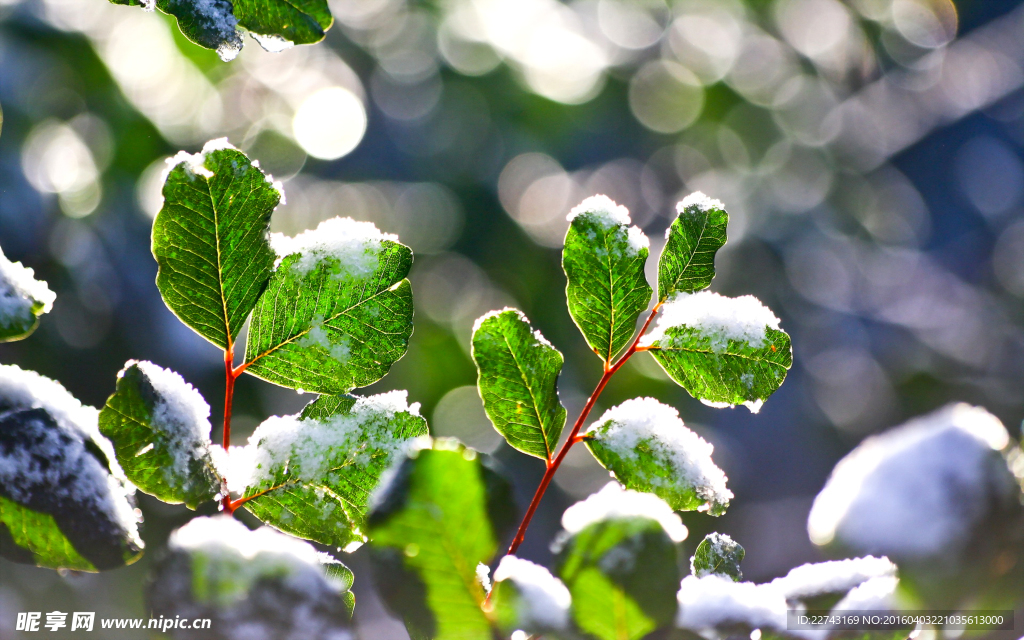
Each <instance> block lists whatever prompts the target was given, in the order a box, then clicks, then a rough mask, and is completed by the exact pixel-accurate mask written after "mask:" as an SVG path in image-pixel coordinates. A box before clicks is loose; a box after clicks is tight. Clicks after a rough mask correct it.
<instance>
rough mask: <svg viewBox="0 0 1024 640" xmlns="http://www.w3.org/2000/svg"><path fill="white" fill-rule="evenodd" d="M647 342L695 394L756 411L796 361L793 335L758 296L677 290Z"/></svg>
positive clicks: (644, 343)
mask: <svg viewBox="0 0 1024 640" xmlns="http://www.w3.org/2000/svg"><path fill="white" fill-rule="evenodd" d="M641 346H642V347H644V348H647V349H649V350H650V352H651V354H652V355H653V356H654V359H655V360H657V361H658V364H660V365H661V366H662V368H663V369H665V371H666V372H667V373H668V375H669V376H671V377H672V379H673V380H675V381H676V382H677V383H679V384H680V385H682V387H683V388H684V389H686V390H687V391H688V392H689V393H690V395H692V396H693V397H695V398H697V399H699V400H701V401H702V402H704V403H705V404H709V405H711V406H730V405H738V404H743V405H745V406H747V407H748V408H749V409H750V410H751V411H752V412H755V413H756V412H757V411H758V410H759V409H760V408H761V404H762V403H763V402H764V400H766V399H767V398H768V396H770V395H771V394H773V393H774V392H775V391H776V390H777V389H778V388H779V387H780V386H781V385H782V382H783V381H784V380H785V379H786V373H787V372H788V371H789V368H790V367H791V366H792V365H793V351H792V347H791V345H790V340H789V336H788V335H787V334H786V333H785V332H784V331H781V330H780V329H779V320H778V318H776V317H775V316H774V315H773V314H772V312H771V311H770V310H768V309H767V308H766V307H765V306H764V305H762V304H761V303H760V301H758V300H757V299H756V298H754V297H753V296H742V297H739V298H727V297H725V296H720V295H718V294H717V293H712V292H710V291H702V292H700V293H696V294H692V295H690V294H685V293H677V294H675V296H674V297H673V298H672V299H671V300H669V301H668V302H667V303H666V304H665V305H664V306H663V307H662V309H661V315H660V316H659V317H658V324H657V326H656V327H655V329H654V330H653V331H652V332H651V333H650V334H648V335H647V336H646V337H645V338H644V339H643V340H642V342H641Z"/></svg>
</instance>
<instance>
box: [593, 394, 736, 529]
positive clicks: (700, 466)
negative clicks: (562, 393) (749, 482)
mask: <svg viewBox="0 0 1024 640" xmlns="http://www.w3.org/2000/svg"><path fill="white" fill-rule="evenodd" d="M584 442H586V443H587V447H588V448H589V449H590V451H591V453H593V454H594V457H595V458H597V461H598V462H600V463H601V465H602V466H604V467H605V468H606V469H608V470H609V471H611V472H612V473H613V474H614V476H615V478H616V479H617V480H618V481H619V482H620V483H622V484H623V485H624V486H625V487H626V488H627V489H632V490H634V491H645V492H650V493H653V494H655V495H657V496H658V497H659V498H661V499H663V500H665V502H667V503H668V504H669V505H670V506H671V507H672V509H674V510H676V511H707V512H709V513H710V514H711V515H714V516H718V515H721V514H723V513H725V510H726V508H728V506H729V501H730V500H731V499H732V497H733V495H732V492H731V491H729V490H728V489H727V488H726V477H725V474H724V473H722V470H721V469H719V468H718V467H717V466H715V463H714V461H712V459H711V453H712V451H713V450H714V447H713V446H712V445H711V444H709V443H708V442H705V441H704V439H703V438H701V437H700V436H698V435H697V434H696V433H694V432H693V431H691V430H690V429H688V428H686V425H684V424H683V421H682V420H680V419H679V413H678V412H677V411H676V410H675V409H674V408H672V407H670V406H668V405H665V404H662V403H660V402H658V401H657V400H655V399H653V398H634V399H632V400H627V401H626V402H623V403H622V404H620V405H618V406H616V407H613V408H611V409H609V410H608V411H606V412H605V413H604V415H602V416H601V417H600V418H599V419H598V420H597V421H596V422H595V423H594V426H592V427H591V428H590V430H589V431H587V433H586V435H585V439H584Z"/></svg>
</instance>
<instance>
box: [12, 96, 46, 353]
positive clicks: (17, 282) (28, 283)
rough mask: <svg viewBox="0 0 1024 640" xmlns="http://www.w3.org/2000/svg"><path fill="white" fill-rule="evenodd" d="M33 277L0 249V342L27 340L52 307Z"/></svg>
mask: <svg viewBox="0 0 1024 640" xmlns="http://www.w3.org/2000/svg"><path fill="white" fill-rule="evenodd" d="M2 123H3V120H2V116H0V124H2ZM34 276H35V273H33V271H32V269H29V268H27V267H25V266H23V265H22V264H21V263H20V262H11V261H10V260H8V259H7V256H5V255H4V252H3V249H0V342H13V341H15V340H23V339H25V338H27V337H29V336H30V335H31V334H32V332H33V331H35V330H36V327H38V326H39V316H41V315H42V314H44V313H47V312H48V311H49V310H50V307H51V306H53V300H54V297H55V296H54V294H53V292H52V291H50V289H49V287H47V286H46V283H45V282H42V281H40V280H36V279H35V278H34Z"/></svg>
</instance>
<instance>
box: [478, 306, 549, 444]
mask: <svg viewBox="0 0 1024 640" xmlns="http://www.w3.org/2000/svg"><path fill="white" fill-rule="evenodd" d="M473 361H474V362H476V366H477V370H478V372H479V376H478V378H477V386H478V388H479V389H480V397H481V398H483V402H484V409H485V410H486V411H487V416H488V417H489V418H490V419H491V422H492V423H493V424H494V428H495V429H497V430H498V433H500V434H501V435H502V436H504V437H505V440H507V441H508V443H509V444H510V445H512V446H513V447H515V448H516V449H519V450H520V451H522V452H523V453H528V454H530V455H532V456H537V457H538V458H543V459H545V460H551V459H552V457H553V456H554V452H555V446H556V445H557V444H558V437H559V436H560V435H561V433H562V428H563V427H564V426H565V407H563V406H562V403H561V402H560V401H559V399H558V374H559V372H560V371H561V370H562V362H563V358H562V354H561V353H560V352H559V351H558V349H555V348H554V347H553V346H551V343H550V342H548V341H547V340H546V339H545V338H544V336H543V335H541V333H540V331H537V330H535V329H534V328H533V327H532V326H530V322H529V320H527V319H526V316H524V315H523V313H522V312H521V311H519V310H517V309H505V310H502V311H499V312H492V313H491V314H489V315H486V316H484V317H483V318H481V319H480V320H478V321H477V326H476V328H475V329H474V331H473Z"/></svg>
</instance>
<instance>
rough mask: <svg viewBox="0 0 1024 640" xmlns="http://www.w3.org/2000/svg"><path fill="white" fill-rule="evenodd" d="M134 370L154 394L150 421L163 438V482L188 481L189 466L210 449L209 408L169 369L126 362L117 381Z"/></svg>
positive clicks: (198, 395)
mask: <svg viewBox="0 0 1024 640" xmlns="http://www.w3.org/2000/svg"><path fill="white" fill-rule="evenodd" d="M133 365H135V366H138V368H139V370H140V371H141V372H142V373H143V374H144V375H145V376H146V378H147V379H148V380H149V383H150V384H151V385H152V386H153V389H154V390H155V391H156V399H155V402H154V404H153V413H152V416H151V421H152V424H153V428H154V429H156V430H157V431H159V432H161V433H162V434H163V435H164V436H165V437H166V438H167V451H168V453H170V454H171V465H170V467H169V468H165V469H164V470H163V471H164V479H165V480H166V481H167V482H168V484H171V485H172V486H179V487H180V486H182V485H187V484H189V482H190V481H191V477H192V473H191V463H192V461H193V460H197V459H202V458H203V457H204V456H205V455H206V452H207V451H208V450H209V449H210V428H211V427H210V405H208V404H206V401H205V400H203V396H202V395H200V393H199V391H197V390H196V389H195V387H193V386H192V385H190V384H189V383H187V382H185V380H184V379H183V378H182V377H181V376H180V375H178V374H177V373H175V372H174V371H171V370H170V369H164V368H162V367H159V366H157V365H155V364H153V363H152V362H147V361H145V360H142V361H136V360H130V361H128V363H127V364H126V365H125V368H124V369H122V370H121V372H120V373H119V374H118V377H119V378H120V377H121V376H123V375H124V372H125V370H127V369H128V368H129V367H131V366H133Z"/></svg>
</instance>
